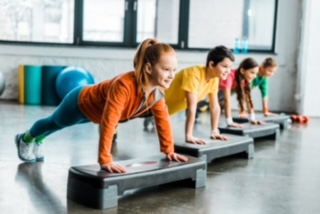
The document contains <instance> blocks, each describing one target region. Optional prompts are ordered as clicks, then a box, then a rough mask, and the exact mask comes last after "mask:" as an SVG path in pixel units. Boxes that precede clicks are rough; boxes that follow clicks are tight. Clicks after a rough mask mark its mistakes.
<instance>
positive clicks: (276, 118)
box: [233, 113, 290, 122]
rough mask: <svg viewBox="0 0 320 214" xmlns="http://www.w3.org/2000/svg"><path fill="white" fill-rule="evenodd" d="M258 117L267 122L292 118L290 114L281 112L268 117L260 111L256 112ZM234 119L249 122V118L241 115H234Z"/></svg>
mask: <svg viewBox="0 0 320 214" xmlns="http://www.w3.org/2000/svg"><path fill="white" fill-rule="evenodd" d="M256 119H257V120H262V121H265V122H281V121H286V120H288V119H290V116H289V115H283V114H279V115H277V116H269V117H266V116H264V115H263V114H261V113H259V114H256ZM233 120H234V121H235V122H249V120H248V118H241V117H233Z"/></svg>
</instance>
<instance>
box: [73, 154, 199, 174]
mask: <svg viewBox="0 0 320 214" xmlns="http://www.w3.org/2000/svg"><path fill="white" fill-rule="evenodd" d="M185 156H187V157H188V159H189V160H188V161H187V162H176V161H169V160H167V159H166V158H165V155H163V154H160V155H155V156H150V157H144V158H139V159H131V160H126V161H117V163H118V164H121V165H122V166H123V167H125V168H126V170H127V172H126V173H122V174H120V173H109V172H107V171H105V170H101V168H100V165H99V164H93V165H85V166H74V167H71V169H72V170H75V171H77V172H79V173H82V174H86V175H87V176H89V177H97V178H99V179H105V178H113V177H119V176H122V177H123V176H129V175H133V174H139V173H146V172H149V171H158V172H161V171H162V170H165V171H168V170H171V169H175V168H188V167H193V166H201V165H203V164H204V162H203V161H202V160H201V159H198V158H195V157H192V156H188V155H185Z"/></svg>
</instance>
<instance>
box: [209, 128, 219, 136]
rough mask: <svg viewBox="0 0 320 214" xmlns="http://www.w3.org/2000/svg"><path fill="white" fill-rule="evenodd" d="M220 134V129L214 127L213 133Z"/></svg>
mask: <svg viewBox="0 0 320 214" xmlns="http://www.w3.org/2000/svg"><path fill="white" fill-rule="evenodd" d="M218 134H220V131H219V129H214V130H212V131H211V135H218Z"/></svg>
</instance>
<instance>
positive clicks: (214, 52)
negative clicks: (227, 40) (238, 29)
mask: <svg viewBox="0 0 320 214" xmlns="http://www.w3.org/2000/svg"><path fill="white" fill-rule="evenodd" d="M225 58H229V59H230V60H231V61H232V62H234V56H233V53H232V51H231V50H230V49H228V48H226V47H225V46H223V45H220V46H217V47H215V48H213V49H211V50H210V51H209V53H208V56H207V62H206V66H207V67H208V66H209V63H210V61H213V62H214V65H215V66H216V65H217V64H218V63H219V62H221V61H223V60H224V59H225Z"/></svg>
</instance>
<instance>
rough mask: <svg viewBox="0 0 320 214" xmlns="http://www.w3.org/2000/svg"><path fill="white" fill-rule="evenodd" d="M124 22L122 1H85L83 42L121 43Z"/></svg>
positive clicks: (123, 3)
mask: <svg viewBox="0 0 320 214" xmlns="http://www.w3.org/2000/svg"><path fill="white" fill-rule="evenodd" d="M124 21H125V1H124V0H85V1H84V6H83V40H85V41H103V42H123V40H124Z"/></svg>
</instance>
